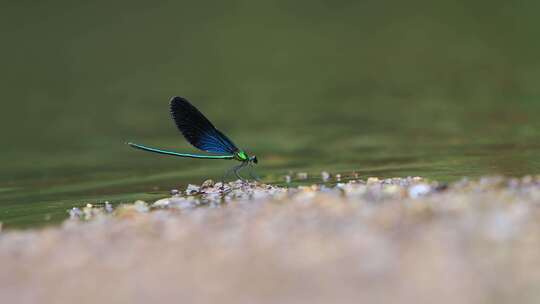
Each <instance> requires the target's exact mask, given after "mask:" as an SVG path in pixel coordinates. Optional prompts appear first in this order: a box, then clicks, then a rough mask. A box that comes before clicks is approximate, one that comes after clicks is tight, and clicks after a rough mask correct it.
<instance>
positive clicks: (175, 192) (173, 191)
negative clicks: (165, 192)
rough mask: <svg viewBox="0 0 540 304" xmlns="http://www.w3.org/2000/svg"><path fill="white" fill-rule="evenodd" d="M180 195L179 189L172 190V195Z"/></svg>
mask: <svg viewBox="0 0 540 304" xmlns="http://www.w3.org/2000/svg"><path fill="white" fill-rule="evenodd" d="M179 193H180V191H179V190H178V189H172V190H171V195H178V194H179Z"/></svg>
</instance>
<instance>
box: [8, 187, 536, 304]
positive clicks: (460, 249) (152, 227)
mask: <svg viewBox="0 0 540 304" xmlns="http://www.w3.org/2000/svg"><path fill="white" fill-rule="evenodd" d="M327 178H328V177H327ZM69 212H70V219H69V220H67V221H66V222H64V223H63V224H62V225H61V226H58V227H51V228H46V229H41V230H27V231H3V232H1V233H0V268H1V269H2V271H1V272H0V294H1V295H2V302H5V303H79V304H81V303H149V302H156V303H171V302H172V303H310V304H314V303H452V304H455V303H538V301H540V272H539V271H537V268H538V267H540V178H539V177H532V176H526V177H523V178H503V177H485V178H481V179H478V180H466V179H464V180H461V181H458V182H455V183H452V184H448V185H447V184H443V183H438V182H435V181H428V180H424V179H422V178H420V177H409V178H392V179H378V178H369V179H367V180H361V179H353V180H349V181H346V182H340V181H334V183H332V184H330V185H329V184H327V183H325V184H314V185H311V186H302V187H289V188H286V187H279V186H273V185H266V184H261V183H256V182H255V183H243V182H241V181H236V182H231V183H226V184H221V183H214V182H212V181H206V182H205V183H203V184H202V185H189V186H187V187H184V188H183V189H181V190H173V191H172V192H171V196H170V197H166V198H163V199H160V200H158V201H155V202H143V201H137V202H134V203H133V204H127V205H122V206H116V207H113V206H111V205H109V204H106V205H104V206H93V205H87V206H86V207H80V206H79V207H75V208H73V209H72V210H70V211H69Z"/></svg>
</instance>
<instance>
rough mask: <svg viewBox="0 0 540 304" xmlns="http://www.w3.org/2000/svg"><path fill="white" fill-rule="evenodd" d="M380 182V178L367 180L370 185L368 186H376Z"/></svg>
mask: <svg viewBox="0 0 540 304" xmlns="http://www.w3.org/2000/svg"><path fill="white" fill-rule="evenodd" d="M379 181H380V180H379V179H378V178H376V177H368V179H367V183H368V184H376V183H378V182H379Z"/></svg>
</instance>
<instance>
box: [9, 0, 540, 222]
mask: <svg viewBox="0 0 540 304" xmlns="http://www.w3.org/2000/svg"><path fill="white" fill-rule="evenodd" d="M538 6H539V4H538V3H537V2H535V1H525V2H520V5H519V6H518V5H516V6H512V7H509V6H508V5H507V2H503V1H489V2H488V1H473V2H471V1H457V2H456V1H448V3H446V2H444V1H443V2H439V3H437V4H436V6H435V4H432V3H431V2H429V1H413V2H412V3H407V4H402V3H400V2H395V3H394V2H391V1H382V2H381V1H363V2H362V3H358V1H332V2H327V1H295V2H294V4H293V3H290V2H289V1H267V2H264V3H252V2H240V1H238V2H232V3H227V4H226V3H222V2H215V3H214V4H213V5H206V4H200V3H198V2H189V1H188V2H176V1H155V2H152V4H147V3H141V4H137V3H133V2H130V3H129V4H127V3H126V4H125V5H121V4H110V3H108V2H107V3H106V2H102V3H100V2H99V1H98V2H92V3H88V4H85V6H79V5H74V4H72V3H71V2H69V1H56V2H55V4H48V5H40V4H30V3H24V2H16V3H15V2H13V3H10V4H7V5H6V7H5V8H3V9H2V11H3V15H4V16H2V18H0V20H1V21H0V22H1V23H2V30H1V31H2V36H3V37H4V43H3V48H2V50H0V55H2V56H0V57H1V59H0V60H1V61H2V66H3V71H2V73H0V77H1V78H0V83H1V84H0V86H1V90H0V100H1V103H2V111H1V112H0V119H1V120H0V121H1V125H0V136H1V138H2V139H3V140H4V145H3V148H2V151H1V152H0V153H1V154H0V167H1V168H2V170H1V171H0V221H1V222H2V223H3V225H4V227H7V228H17V227H36V226H40V225H44V224H48V223H57V222H58V221H60V220H61V219H63V218H65V217H66V210H67V209H68V208H70V207H72V206H79V205H84V204H86V203H93V204H96V203H103V202H105V201H110V202H113V203H122V202H132V201H134V200H136V199H145V200H152V199H154V198H158V197H162V196H164V195H166V194H167V192H168V191H169V190H170V189H172V188H183V187H185V186H186V184H188V183H200V182H202V181H203V180H205V179H207V178H212V179H219V178H220V177H221V176H222V175H223V173H224V172H225V170H226V169H227V168H229V167H230V166H232V163H231V162H229V161H210V160H209V161H201V160H191V159H178V158H170V157H163V156H159V155H152V154H146V153H143V152H141V151H136V150H132V149H130V148H129V147H127V146H126V145H125V144H124V143H125V142H126V141H135V142H138V143H142V144H147V145H152V146H156V147H162V148H172V149H175V150H178V151H194V149H193V148H192V147H190V146H189V145H188V144H187V143H186V142H185V140H184V139H183V138H182V137H181V135H180V134H179V133H178V132H177V131H176V129H175V127H174V125H173V123H172V121H171V120H170V118H169V114H168V99H169V98H170V97H171V96H173V95H182V96H185V97H187V98H189V99H190V100H191V101H192V102H193V103H194V104H196V105H197V106H198V107H199V108H200V109H201V110H202V111H203V112H204V113H205V114H207V116H208V117H209V118H210V119H211V120H212V121H213V122H214V123H215V125H216V126H218V128H220V129H221V130H222V131H224V132H225V133H226V134H228V135H229V136H230V137H231V138H232V139H233V140H234V141H235V143H237V144H238V145H239V146H241V147H243V148H245V149H247V150H248V151H249V152H251V153H255V154H256V155H257V156H258V157H259V160H260V163H259V165H258V166H257V173H258V174H259V175H260V176H262V177H263V180H264V181H265V182H272V183H283V181H284V179H283V176H284V175H287V174H290V172H293V173H294V172H308V173H309V174H310V176H313V177H314V179H312V180H310V181H309V182H312V181H318V179H317V177H318V176H319V174H320V172H321V171H322V170H325V171H329V172H332V173H342V174H343V175H347V174H350V173H351V172H356V173H358V174H359V175H360V176H361V177H368V176H378V177H392V176H408V175H414V176H424V177H429V178H434V179H439V180H444V181H452V180H456V179H459V178H462V177H464V176H468V177H477V176H481V175H491V174H504V175H516V176H519V175H526V174H537V173H539V171H540V156H539V155H540V154H539V150H540V146H539V142H538V138H539V135H540V132H539V130H540V129H539V127H540V123H539V122H538V119H537V117H538V114H540V92H539V89H538V88H539V87H540V86H539V83H538V79H540V77H539V76H540V65H539V63H540V62H539V61H540V60H539V57H538V55H537V54H538V53H539V51H540V43H539V42H538V39H537V37H538V34H540V33H539V32H540V27H539V26H538V21H537V18H536V14H535V13H534V12H537V11H538V9H539V8H540V7H538ZM419 7H421V8H422V9H421V10H419V9H418V8H419ZM44 16H47V17H44Z"/></svg>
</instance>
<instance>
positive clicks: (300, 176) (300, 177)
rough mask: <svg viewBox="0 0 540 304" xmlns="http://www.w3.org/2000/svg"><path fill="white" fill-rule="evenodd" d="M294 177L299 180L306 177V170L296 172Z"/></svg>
mask: <svg viewBox="0 0 540 304" xmlns="http://www.w3.org/2000/svg"><path fill="white" fill-rule="evenodd" d="M296 177H297V178H298V179H300V180H304V179H307V178H308V174H307V172H298V173H296Z"/></svg>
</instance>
